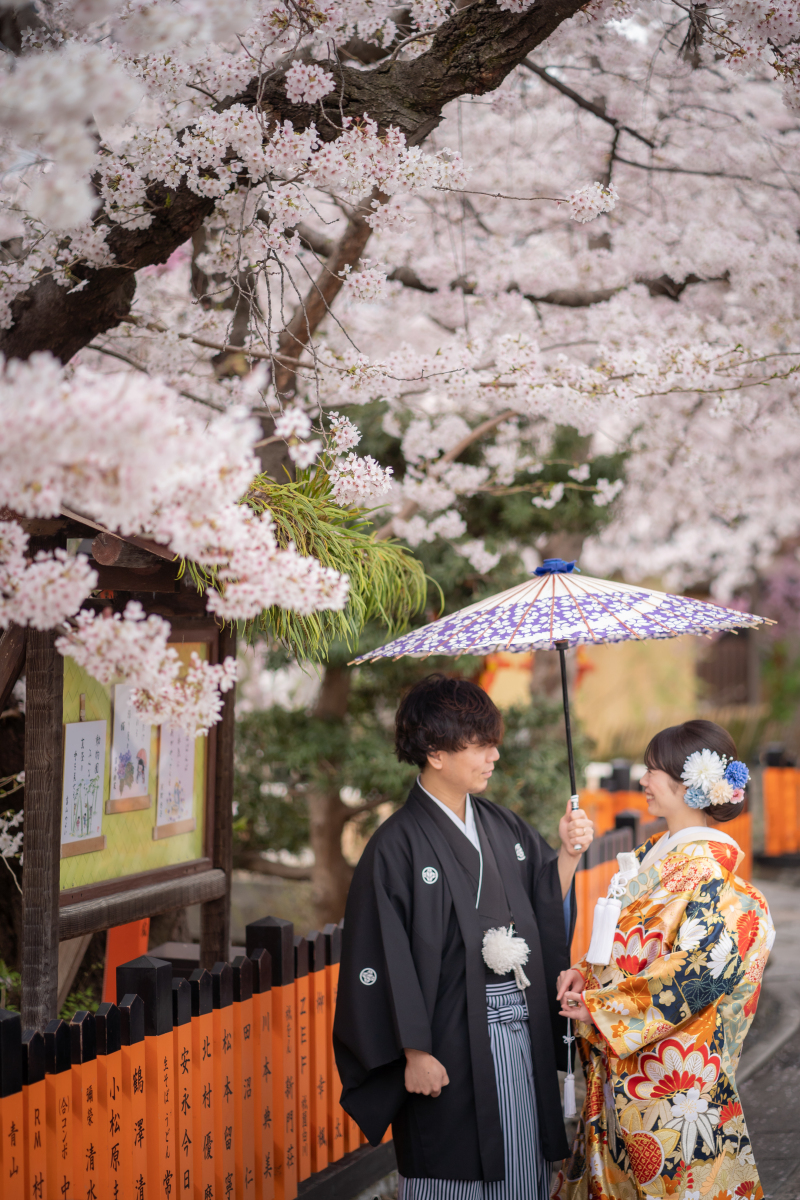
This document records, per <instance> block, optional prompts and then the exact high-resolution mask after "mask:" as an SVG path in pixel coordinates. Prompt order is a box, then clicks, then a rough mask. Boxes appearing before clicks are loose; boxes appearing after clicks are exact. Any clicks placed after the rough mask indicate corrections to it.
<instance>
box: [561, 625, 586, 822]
mask: <svg viewBox="0 0 800 1200" xmlns="http://www.w3.org/2000/svg"><path fill="white" fill-rule="evenodd" d="M568 645H569V642H568V641H567V640H566V639H564V640H562V641H558V642H556V650H558V657H559V659H560V662H561V696H562V699H563V701H564V728H565V730H566V734H567V758H568V760H569V786H570V789H571V791H572V795H571V796H570V798H569V802H570V804H571V806H572V811H573V812H575V811H576V809H578V808H580V798H579V796H578V787H577V784H576V782H575V755H574V752H573V749H572V727H571V725H570V720H569V688H568V687H567V658H566V654H565V653H564V652H565V650H566V649H567V646H568Z"/></svg>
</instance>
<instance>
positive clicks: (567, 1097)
mask: <svg viewBox="0 0 800 1200" xmlns="http://www.w3.org/2000/svg"><path fill="white" fill-rule="evenodd" d="M564 1041H565V1042H566V1043H567V1074H566V1075H565V1077H564V1116H565V1117H574V1116H575V1115H576V1113H577V1111H578V1110H577V1108H576V1106H575V1063H574V1058H573V1055H574V1051H573V1049H572V1043H573V1042H574V1041H575V1034H574V1033H573V1032H572V1021H571V1020H570V1019H569V1017H567V1032H566V1033H565V1034H564Z"/></svg>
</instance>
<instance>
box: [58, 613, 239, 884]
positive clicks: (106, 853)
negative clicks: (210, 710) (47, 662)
mask: <svg viewBox="0 0 800 1200" xmlns="http://www.w3.org/2000/svg"><path fill="white" fill-rule="evenodd" d="M218 636H219V635H218V629H217V627H216V626H215V625H213V624H212V623H211V622H208V623H206V624H204V625H203V626H199V625H198V624H197V623H193V625H192V627H191V628H190V629H187V630H186V631H185V633H182V632H181V631H180V629H177V630H175V629H174V630H173V635H172V638H171V639H170V644H171V645H173V646H174V648H175V649H176V650H177V652H178V656H179V658H180V659H181V662H182V663H183V664H184V665H185V666H186V667H188V666H189V664H190V660H191V655H192V654H193V653H195V654H197V655H198V657H199V658H200V659H201V661H203V662H216V661H217V651H218ZM63 729H64V737H63V759H62V770H63V774H62V792H63V794H62V822H61V825H62V843H61V865H60V894H61V906H62V907H63V906H64V905H65V904H73V903H78V902H82V901H85V900H91V899H94V898H97V897H100V896H107V895H109V894H111V893H112V892H113V893H118V892H120V891H124V890H125V889H126V888H131V889H132V888H140V887H142V886H143V885H147V884H151V883H155V882H162V881H165V880H169V879H174V878H179V877H182V876H184V875H187V874H192V873H194V872H196V871H197V872H200V871H203V870H207V869H208V868H209V867H210V866H211V865H212V854H213V851H212V846H211V844H210V838H211V835H212V826H213V792H214V787H213V784H214V753H215V742H216V731H215V729H214V728H213V727H212V729H211V731H210V733H209V734H208V735H204V736H201V737H197V738H192V737H189V736H187V735H186V734H185V733H184V732H183V731H182V730H180V729H178V728H176V727H171V726H167V725H161V726H158V725H146V724H145V723H143V722H142V721H141V718H139V717H138V714H136V712H135V710H134V709H133V706H132V704H131V700H130V689H128V688H126V687H124V686H121V685H119V684H114V683H111V684H102V683H100V682H98V680H96V679H93V678H92V677H91V676H90V675H89V674H88V673H87V672H86V671H85V670H84V669H83V668H82V667H80V666H78V664H77V663H76V662H75V660H74V659H71V658H65V660H64V687H63ZM84 730H85V731H86V733H87V736H86V737H84V736H83V734H84ZM101 747H102V762H100V757H99V756H100V750H101ZM89 751H91V753H92V754H93V755H95V756H96V758H95V759H91V760H89V758H88V752H89ZM84 754H86V756H87V758H86V761H84ZM87 762H88V765H87Z"/></svg>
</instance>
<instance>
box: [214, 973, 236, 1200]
mask: <svg viewBox="0 0 800 1200" xmlns="http://www.w3.org/2000/svg"><path fill="white" fill-rule="evenodd" d="M211 999H212V1006H213V1007H212V1016H213V1030H214V1036H213V1038H212V1047H213V1049H212V1053H211V1062H212V1065H213V1068H214V1200H217V1198H219V1200H232V1197H233V1188H234V1178H235V1172H236V1151H235V1149H234V1144H233V975H232V973H231V968H230V964H229V963H223V962H217V963H214V966H213V967H212V968H211Z"/></svg>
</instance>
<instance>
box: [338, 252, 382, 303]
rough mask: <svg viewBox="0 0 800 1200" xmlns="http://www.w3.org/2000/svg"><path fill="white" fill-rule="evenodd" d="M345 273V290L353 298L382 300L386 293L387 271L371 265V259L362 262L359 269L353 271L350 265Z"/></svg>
mask: <svg viewBox="0 0 800 1200" xmlns="http://www.w3.org/2000/svg"><path fill="white" fill-rule="evenodd" d="M343 273H344V275H345V281H344V290H345V292H346V293H347V295H348V296H349V297H350V298H351V299H353V300H360V301H366V300H382V299H383V297H384V296H385V295H386V272H385V271H382V270H381V269H380V267H374V266H372V265H370V263H369V261H365V262H364V263H362V265H361V268H360V270H358V271H354V272H351V270H350V267H349V266H348V267H347V269H346V271H345V272H343Z"/></svg>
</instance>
